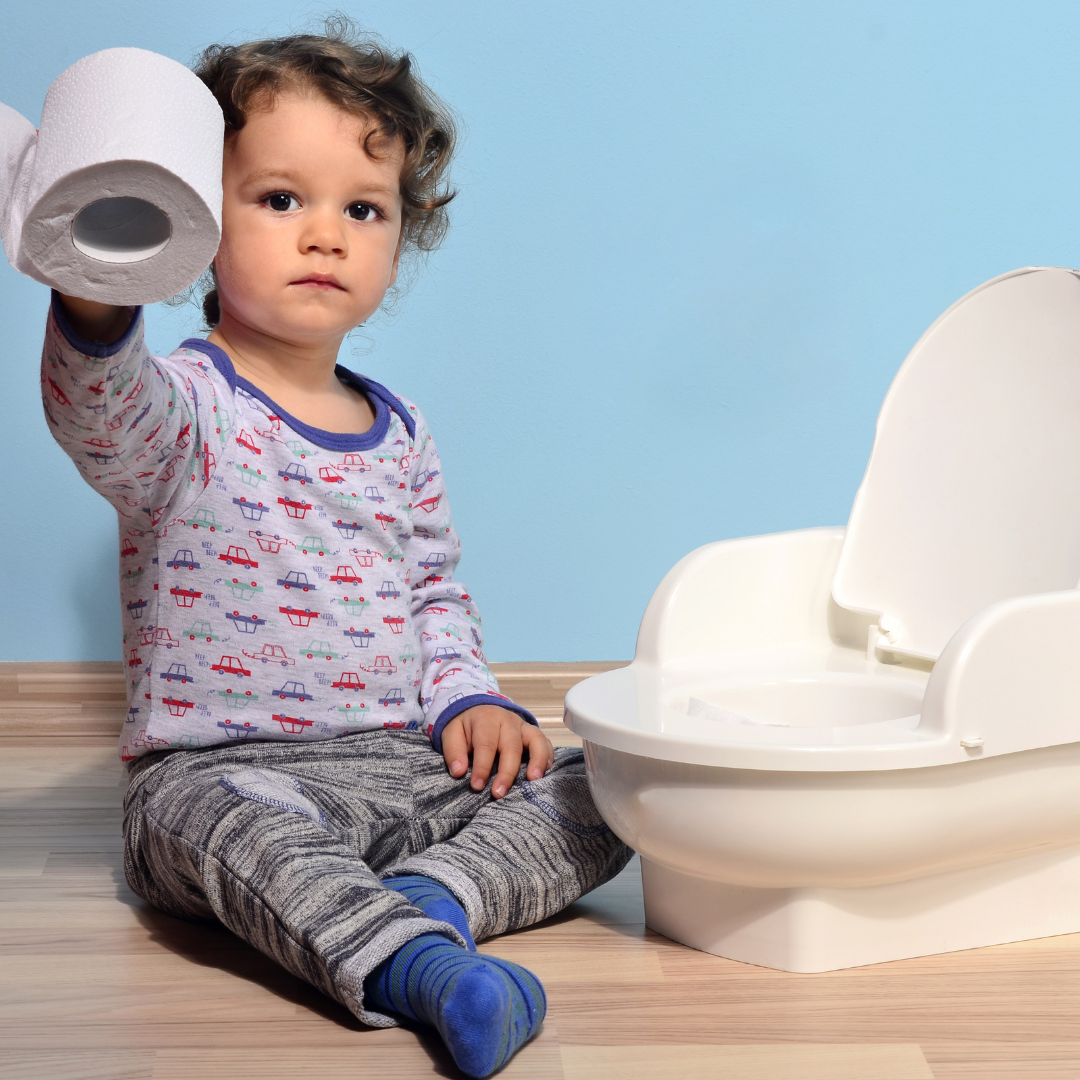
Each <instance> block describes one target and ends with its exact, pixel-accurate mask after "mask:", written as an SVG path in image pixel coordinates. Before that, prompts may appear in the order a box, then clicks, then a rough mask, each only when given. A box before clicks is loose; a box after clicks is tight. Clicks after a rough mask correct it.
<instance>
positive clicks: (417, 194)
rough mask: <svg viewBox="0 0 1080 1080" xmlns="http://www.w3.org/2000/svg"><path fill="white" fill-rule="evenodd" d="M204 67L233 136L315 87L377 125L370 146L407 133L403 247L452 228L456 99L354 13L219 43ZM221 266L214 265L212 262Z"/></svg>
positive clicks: (207, 302)
mask: <svg viewBox="0 0 1080 1080" xmlns="http://www.w3.org/2000/svg"><path fill="white" fill-rule="evenodd" d="M194 71H195V74H196V75H198V76H199V78H200V79H202V81H203V82H204V83H206V85H207V86H208V87H209V88H210V91H211V93H212V94H213V95H214V97H215V98H217V101H218V104H219V105H220V106H221V111H222V112H223V113H224V114H225V138H226V140H228V139H229V138H234V137H235V136H236V133H237V132H239V130H240V129H241V128H242V127H243V126H244V124H245V122H246V121H247V117H248V116H249V115H250V113H252V112H253V111H257V110H259V109H265V108H271V107H273V103H274V99H275V97H276V96H277V95H278V94H281V93H286V92H289V91H296V90H299V91H301V92H309V93H310V92H315V93H317V94H319V95H320V96H321V97H323V98H325V99H326V100H327V101H329V102H331V103H332V104H333V105H336V106H337V107H338V108H340V109H342V110H343V111H344V112H347V113H351V114H352V115H354V116H359V117H362V118H363V119H364V120H365V121H367V122H368V124H369V125H370V128H369V130H368V133H367V135H366V136H365V139H364V149H365V150H366V151H367V152H368V153H369V154H371V155H372V156H373V157H376V156H378V150H379V144H380V143H382V144H383V145H385V144H386V143H387V142H392V141H396V140H400V142H401V144H402V145H403V146H404V149H405V158H404V162H403V164H402V168H401V179H400V183H401V202H402V222H401V243H402V252H403V254H408V253H409V251H410V250H411V251H413V252H428V251H434V250H435V248H437V247H438V246H439V244H440V243H441V242H442V239H443V237H444V236H445V235H446V230H447V225H448V216H447V211H446V206H447V204H448V203H449V202H450V200H451V199H453V197H454V195H455V192H454V191H453V190H452V189H451V188H450V187H449V185H448V183H447V172H448V169H449V166H450V159H451V156H452V155H453V151H454V143H455V139H456V131H455V125H454V119H453V117H452V115H451V114H450V110H449V109H448V108H447V106H446V105H445V104H444V103H443V102H442V101H440V99H439V98H438V97H437V96H436V95H435V94H434V93H433V92H432V91H431V90H430V89H429V88H428V87H427V86H425V85H424V83H423V82H422V81H421V80H420V78H419V76H418V75H417V73H416V70H415V66H414V63H413V60H412V57H410V56H409V54H408V53H405V52H393V51H391V50H390V49H388V48H387V47H386V46H385V45H384V44H383V43H382V42H380V41H378V40H377V39H375V38H373V37H369V36H363V35H360V34H358V33H357V32H356V31H355V30H354V29H353V27H352V24H351V23H350V22H349V20H348V19H347V18H345V17H344V16H337V17H331V18H330V19H327V21H326V25H325V33H323V34H294V35H291V36H289V37H282V38H271V39H267V40H265V41H248V42H245V43H244V44H243V45H211V46H209V47H208V48H207V49H204V50H203V53H202V55H201V56H200V57H199V60H198V62H197V63H196V64H195V67H194ZM211 275H212V270H211ZM202 308H203V315H204V316H205V318H206V322H207V324H208V325H209V326H210V327H214V326H216V325H217V323H218V322H219V321H220V319H221V310H220V306H219V304H218V295H217V289H216V287H213V288H211V289H210V290H209V291H208V292H207V293H206V294H205V295H204V296H203V301H202Z"/></svg>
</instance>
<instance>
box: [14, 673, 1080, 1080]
mask: <svg viewBox="0 0 1080 1080" xmlns="http://www.w3.org/2000/svg"><path fill="white" fill-rule="evenodd" d="M0 667H2V665H0ZM36 677H37V676H35V678H36ZM3 678H4V674H3V671H0V684H2V682H3ZM45 682H46V683H48V685H47V686H46V685H45V684H44V683H43V684H41V685H39V684H38V683H35V682H34V681H33V679H30V681H29V682H26V683H25V685H24V687H23V691H22V693H23V694H24V695H25V696H26V697H27V698H28V699H29V698H32V697H33V695H34V694H35V693H36V694H37V695H38V699H35V700H37V704H36V705H34V704H33V702H29V703H27V702H24V704H25V705H26V708H27V709H28V710H29V711H30V712H33V711H34V708H38V710H39V713H40V715H41V716H42V717H45V714H46V713H49V709H48V708H47V707H46V706H45V705H44V704H42V702H44V701H46V700H47V699H49V700H51V698H50V695H52V696H53V697H55V695H56V694H57V693H60V692H61V691H62V689H63V688H62V687H61V688H60V690H58V689H57V686H58V684H57V683H56V680H51V681H50V680H45ZM35 688H36V689H35ZM0 689H2V686H0ZM95 693H98V695H99V699H100V700H96V704H94V703H91V705H92V707H91V705H88V706H87V715H90V714H92V713H94V710H95V709H98V710H99V711H100V715H101V716H106V715H107V714H109V710H110V709H112V710H113V711H112V717H113V719H112V721H111V722H112V724H114V725H115V723H116V713H115V708H116V703H115V702H105V703H104V704H103V702H104V698H105V696H106V689H102V687H100V686H98V687H97V688H96V690H95ZM17 711H18V710H17V709H15V708H14V707H13V706H12V707H11V708H9V710H8V713H7V716H8V718H9V719H10V720H11V721H12V722H11V723H10V725H8V726H7V727H3V726H2V725H0V731H2V730H7V731H9V732H11V734H8V735H7V736H6V737H5V736H0V1077H2V1078H4V1080H9V1078H28V1080H29V1078H34V1080H38V1078H47V1080H90V1078H94V1080H145V1078H154V1080H166V1078H168V1080H181V1078H183V1080H188V1078H200V1080H218V1078H221V1080H256V1078H258V1080H279V1078H281V1080H285V1078H288V1080H296V1078H298V1077H311V1078H313V1080H324V1078H325V1080H337V1078H339V1077H340V1078H342V1080H344V1078H346V1077H348V1078H350V1080H388V1078H391V1077H392V1078H395V1080H410V1078H412V1077H430V1076H444V1077H454V1076H457V1075H458V1073H457V1072H456V1071H455V1069H454V1067H453V1064H452V1063H451V1061H450V1060H449V1058H448V1057H447V1055H446V1054H445V1052H444V1051H443V1050H442V1048H441V1046H440V1045H439V1043H438V1040H437V1039H433V1038H431V1037H428V1036H425V1035H418V1034H416V1033H414V1032H410V1031H406V1030H403V1029H393V1030H389V1031H368V1030H366V1029H364V1028H363V1027H362V1026H361V1025H360V1024H358V1023H357V1022H356V1021H355V1020H354V1019H353V1018H352V1017H351V1016H350V1015H349V1014H348V1013H347V1012H346V1011H345V1010H344V1009H342V1008H341V1007H339V1006H338V1005H336V1004H334V1003H333V1002H331V1001H328V1000H327V999H325V998H323V997H322V996H321V995H319V994H318V993H316V992H315V991H313V990H312V989H310V988H309V987H307V986H306V985H305V984H303V983H301V982H299V981H297V980H295V979H293V978H292V977H291V976H289V975H287V974H286V973H284V972H283V971H281V970H279V969H278V968H276V967H275V966H274V965H273V964H272V963H271V962H270V961H268V960H266V959H264V958H263V957H262V956H260V955H259V954H257V953H255V952H253V951H252V950H251V949H249V948H248V947H247V946H246V945H244V944H243V943H242V942H240V941H238V940H237V939H235V938H233V937H232V936H231V935H230V934H228V933H227V932H226V931H224V930H222V929H218V928H214V927H208V926H202V925H193V924H188V923H184V922H179V921H177V920H175V919H171V918H169V917H167V916H165V915H162V914H160V913H159V912H156V911H154V910H153V909H152V908H150V907H148V906H147V905H146V904H144V903H143V902H142V901H140V900H139V899H137V898H136V897H135V896H133V895H132V894H131V893H130V892H129V891H128V889H127V886H126V885H125V883H124V878H123V872H122V868H121V844H120V804H121V798H122V794H123V783H124V780H123V773H122V769H121V767H120V766H119V764H118V763H117V761H116V758H115V751H114V742H115V740H114V738H112V737H110V736H107V735H101V734H97V735H95V734H83V735H72V734H64V733H63V731H62V725H60V724H59V722H58V721H57V722H56V723H55V724H54V725H53V727H51V728H50V727H49V725H48V723H46V724H45V727H46V729H48V730H49V731H50V732H51V734H49V735H46V736H41V737H32V736H30V735H28V734H26V731H27V730H29V729H30V728H31V726H32V725H31V724H30V723H29V720H30V717H29V716H28V715H26V714H25V713H23V714H22V719H21V720H20V719H19V717H18V716H16V715H15V713H16V712H17ZM49 715H53V714H52V713H49ZM95 715H96V714H95ZM120 715H122V713H121V714H120ZM45 718H46V719H47V717H45ZM54 719H55V717H54ZM0 721H3V716H2V715H0ZM96 722H97V721H95V723H96ZM101 722H102V723H104V721H101ZM552 726H553V724H552ZM556 738H558V739H559V741H563V742H569V741H572V739H573V737H572V736H570V735H569V734H564V735H561V736H560V735H559V734H558V732H556ZM483 948H484V951H488V952H491V953H494V954H496V955H499V956H503V957H506V958H507V959H510V960H515V961H517V962H519V963H522V964H525V965H526V966H528V967H529V968H531V969H532V970H533V971H535V972H536V973H537V974H538V975H539V976H540V978H541V979H542V980H543V982H544V984H545V986H546V988H547V991H548V996H549V1002H550V1009H549V1013H548V1021H547V1023H546V1024H545V1026H544V1030H543V1032H542V1034H541V1036H540V1037H539V1038H538V1039H537V1040H536V1041H535V1042H534V1043H533V1044H532V1045H530V1046H529V1047H527V1048H526V1049H525V1050H524V1051H523V1052H522V1053H521V1054H520V1055H519V1056H518V1057H517V1058H516V1059H515V1060H514V1061H513V1062H512V1063H511V1065H510V1066H509V1067H508V1068H507V1069H506V1070H505V1071H504V1073H503V1074H501V1075H502V1076H504V1077H506V1078H507V1080H510V1078H523V1080H524V1078H535V1080H549V1078H550V1080H555V1078H562V1080H639V1078H640V1080H662V1078H665V1077H672V1078H674V1077H678V1078H679V1080H705V1078H709V1080H712V1078H716V1080H720V1078H724V1080H751V1078H753V1080H788V1078H791V1080H796V1078H797V1080H849V1078H850V1080H916V1078H935V1077H936V1078H937V1080H947V1078H954V1077H955V1078H959V1077H967V1078H980V1080H981V1078H986V1080H991V1078H998V1077H1000V1078H1005V1077H1009V1078H1010V1080H1027V1078H1031V1080H1036V1078H1039V1080H1042V1078H1046V1080H1049V1078H1051V1077H1053V1078H1061V1080H1066V1078H1068V1080H1077V1078H1080V935H1077V936H1070V937H1061V938H1053V939H1048V940H1043V941H1036V942H1030V943H1026V944H1019V945H1005V946H998V947H996V948H992V949H981V950H976V951H972V952H966V953H954V954H951V955H947V956H939V957H929V958H925V959H920V960H906V961H900V962H898V963H893V964H883V965H879V966H876V967H871V968H862V969H854V970H850V971H842V972H834V973H829V974H824V975H791V974H786V973H783V972H776V971H769V970H765V969H762V968H754V967H750V966H748V965H745V964H739V963H735V962H733V961H728V960H723V959H720V958H719V957H715V956H709V955H707V954H704V953H699V952H695V951H693V950H691V949H687V948H684V947H682V946H680V945H676V944H674V943H673V942H670V941H667V940H666V939H664V938H662V937H659V936H658V935H656V934H653V933H651V932H650V931H648V930H646V929H645V926H644V919H643V911H642V903H641V883H640V876H639V872H638V870H637V866H636V862H635V863H634V864H631V866H630V868H629V869H628V870H627V871H626V872H625V873H623V874H622V875H621V876H620V877H619V878H618V879H616V880H615V881H614V882H611V883H610V884H608V885H606V886H604V887H603V888H601V889H598V890H597V891H596V892H595V893H593V894H591V895H590V896H588V897H586V898H585V899H584V900H582V901H580V902H578V903H577V904H574V905H573V906H572V907H571V908H569V909H568V910H567V911H566V912H564V913H563V914H561V915H560V916H558V917H556V918H554V919H551V920H549V921H548V922H547V923H544V924H542V925H540V926H537V927H534V928H532V929H530V930H527V931H523V932H521V933H518V934H514V935H508V936H506V937H503V938H501V939H498V940H497V941H495V942H492V943H488V944H487V945H485V946H483Z"/></svg>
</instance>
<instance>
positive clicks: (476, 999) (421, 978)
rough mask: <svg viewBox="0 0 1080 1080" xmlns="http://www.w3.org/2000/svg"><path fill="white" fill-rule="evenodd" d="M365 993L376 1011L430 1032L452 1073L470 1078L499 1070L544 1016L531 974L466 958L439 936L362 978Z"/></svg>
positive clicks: (410, 946)
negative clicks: (441, 1045) (452, 1065)
mask: <svg viewBox="0 0 1080 1080" xmlns="http://www.w3.org/2000/svg"><path fill="white" fill-rule="evenodd" d="M364 990H365V994H366V996H367V998H368V1000H369V1001H370V1003H371V1004H372V1005H373V1006H374V1007H375V1008H377V1009H380V1010H385V1011H387V1012H394V1013H398V1014H399V1015H401V1016H405V1017H407V1018H408V1019H411V1020H419V1021H421V1022H423V1023H427V1024H430V1025H431V1026H432V1027H434V1028H435V1029H436V1030H437V1031H438V1032H439V1034H440V1035H441V1036H442V1040H443V1042H444V1043H446V1045H447V1047H448V1048H449V1050H450V1053H451V1054H452V1055H453V1057H454V1061H456V1062H457V1065H458V1068H459V1069H461V1071H462V1072H464V1073H465V1074H466V1075H468V1076H473V1077H484V1076H490V1075H491V1074H492V1073H493V1072H495V1071H496V1070H497V1069H501V1068H502V1066H503V1065H505V1064H506V1063H507V1062H508V1061H509V1060H510V1059H511V1058H512V1057H513V1056H514V1054H516V1053H517V1052H518V1050H520V1049H521V1047H523V1046H524V1045H525V1043H527V1042H528V1041H529V1039H531V1038H532V1037H533V1035H535V1034H536V1031H537V1029H538V1028H539V1027H540V1023H541V1021H542V1020H543V1019H544V1013H545V1012H546V1011H547V998H546V997H545V996H544V988H543V987H542V986H541V985H540V981H539V980H538V979H537V978H536V976H535V975H533V974H532V972H530V971H526V970H525V969H524V968H523V967H519V966H518V965H517V964H511V963H510V962H509V961H506V960H496V959H495V958H494V957H491V956H482V955H480V954H479V953H470V952H467V951H466V950H465V949H463V948H461V946H460V945H455V944H454V943H453V942H452V941H448V940H447V939H446V938H444V937H442V936H441V935H439V934H424V935H423V936H422V937H418V938H413V940H412V941H409V942H407V943H406V944H405V945H403V946H402V947H401V948H400V949H398V951H397V952H396V953H394V955H393V956H391V957H390V958H389V959H388V960H386V961H384V962H383V963H382V964H380V965H379V967H377V968H376V969H375V970H374V971H373V972H372V973H371V974H370V975H369V976H368V977H367V980H366V981H365V983H364Z"/></svg>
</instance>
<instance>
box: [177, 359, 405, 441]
mask: <svg viewBox="0 0 1080 1080" xmlns="http://www.w3.org/2000/svg"><path fill="white" fill-rule="evenodd" d="M180 348H181V349H194V350H195V351H196V352H201V353H203V354H204V355H205V356H208V357H209V358H210V360H211V361H212V362H213V365H214V367H215V368H217V370H218V371H219V372H221V374H222V375H223V376H224V377H225V379H226V381H227V382H228V384H229V389H230V390H232V391H233V392H234V393H235V392H236V391H237V390H243V392H244V393H245V394H248V395H249V396H250V397H253V398H256V399H258V400H259V401H261V402H262V403H263V404H264V405H265V406H266V407H267V408H268V409H270V410H271V412H272V413H273V414H274V415H275V416H278V417H280V418H281V420H282V422H283V423H284V424H286V425H287V426H288V427H290V428H291V429H292V430H293V431H295V432H296V433H297V434H298V435H301V436H302V437H303V438H305V439H307V440H308V441H309V442H313V443H314V444H315V445H316V446H321V447H324V448H325V449H327V450H341V451H350V450H374V449H375V448H376V447H377V446H381V445H382V442H383V440H384V439H385V438H386V432H387V430H388V429H389V427H390V412H391V410H392V411H393V412H395V413H397V414H398V416H400V417H401V421H402V423H403V424H404V425H405V430H406V431H408V433H409V438H410V439H415V438H416V421H415V420H414V419H413V418H412V417H411V416H410V415H409V410H408V409H407V408H406V407H405V406H404V405H402V403H401V401H400V400H398V398H397V397H395V396H394V395H393V394H392V393H391V392H390V391H389V390H387V389H386V387H385V386H382V385H381V384H380V383H377V382H375V381H374V380H372V379H365V378H364V377H363V376H362V375H357V374H356V372H355V371H350V370H349V369H348V368H345V367H342V366H341V365H340V364H338V365H337V367H336V368H335V369H334V373H335V374H336V375H337V377H338V378H339V379H340V380H341V381H342V382H344V383H348V385H349V386H351V387H353V389H355V390H358V391H359V392H360V393H361V394H363V395H364V396H365V397H367V399H368V400H369V401H370V402H371V403H372V405H373V406H374V408H375V423H374V424H372V425H371V427H370V428H368V430H367V431H365V432H364V433H363V434H362V435H356V434H352V433H343V432H337V431H324V430H323V429H322V428H317V427H312V426H311V425H310V424H305V423H304V422H303V420H297V418H296V417H295V416H291V415H290V414H289V413H287V412H286V411H285V410H284V409H283V408H282V407H281V406H280V405H278V403H277V402H276V401H274V400H273V399H272V398H270V397H268V396H267V395H266V394H265V393H263V391H262V390H260V389H259V388H258V387H257V386H256V385H255V384H254V383H250V382H248V380H247V379H245V378H242V377H241V376H240V375H237V374H236V368H234V367H233V362H232V360H230V359H229V354H228V353H227V352H225V350H224V349H222V348H221V347H220V346H219V345H215V344H214V343H213V342H212V341H207V340H206V339H205V338H187V339H186V340H185V341H182V342H180Z"/></svg>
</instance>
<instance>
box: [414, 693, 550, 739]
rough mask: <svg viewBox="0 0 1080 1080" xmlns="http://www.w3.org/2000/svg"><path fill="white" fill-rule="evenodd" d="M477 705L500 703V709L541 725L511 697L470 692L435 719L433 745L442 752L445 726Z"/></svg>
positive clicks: (535, 724) (535, 725) (432, 734)
mask: <svg viewBox="0 0 1080 1080" xmlns="http://www.w3.org/2000/svg"><path fill="white" fill-rule="evenodd" d="M476 705H498V707H499V708H500V709H506V710H508V711H509V712H512V713H517V714H518V716H520V717H521V719H522V720H524V721H525V722H526V723H529V724H532V726H533V727H539V726H540V722H539V721H538V720H537V719H536V717H535V716H533V714H532V713H531V712H529V710H528V709H525V708H523V707H522V706H521V705H515V704H514V702H512V701H511V700H510V699H509V698H505V697H500V696H499V695H498V694H469V695H468V696H467V697H463V698H458V699H457V701H454V702H451V703H450V704H449V705H447V706H446V708H445V709H443V711H442V712H441V713H439V719H438V720H436V721H435V726H434V727H433V728H432V729H431V745H432V746H434V747H435V749H436V750H438V752H439V753H440V754H441V753H442V733H443V728H445V727H446V725H447V724H449V723H450V721H451V720H453V719H454V717H455V716H458V715H460V714H461V713H463V712H464V711H465V710H466V709H471V708H473V707H475V706H476Z"/></svg>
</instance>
